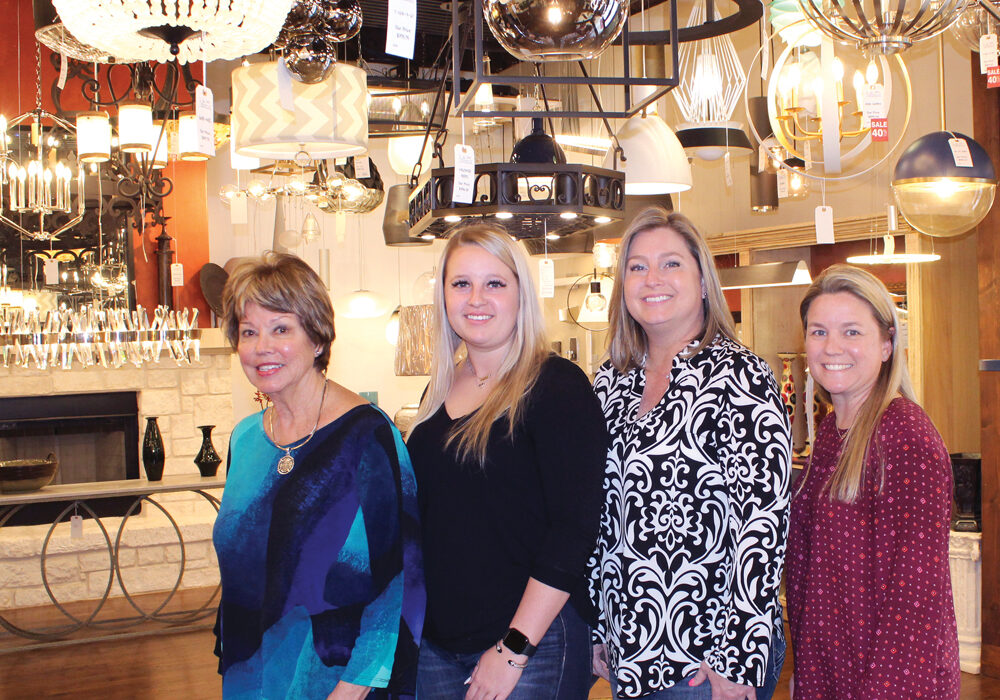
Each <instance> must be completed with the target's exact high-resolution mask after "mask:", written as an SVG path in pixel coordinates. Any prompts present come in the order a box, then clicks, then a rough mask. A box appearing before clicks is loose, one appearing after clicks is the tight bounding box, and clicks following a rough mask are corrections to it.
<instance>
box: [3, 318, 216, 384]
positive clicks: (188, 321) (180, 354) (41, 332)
mask: <svg viewBox="0 0 1000 700" xmlns="http://www.w3.org/2000/svg"><path fill="white" fill-rule="evenodd" d="M0 330H2V332H0V362H2V363H3V366H4V367H10V366H11V365H12V364H13V366H15V367H22V368H28V367H31V366H34V368H35V369H38V370H45V369H46V368H48V367H60V368H61V369H71V368H72V367H73V363H74V362H76V363H77V364H79V366H81V367H92V366H95V365H96V366H99V367H105V368H108V367H113V368H117V367H121V366H123V365H124V364H126V363H127V362H131V363H132V364H133V365H135V366H136V367H141V366H142V365H143V364H144V363H149V362H154V363H158V362H159V361H160V358H161V357H162V355H163V352H164V351H166V352H167V355H168V356H169V357H170V358H171V359H172V360H174V361H175V362H177V364H190V363H191V362H198V361H200V359H201V352H200V350H201V330H200V329H199V328H198V310H197V309H195V310H194V312H193V313H192V314H190V317H189V312H188V310H187V309H184V310H183V311H174V310H169V309H166V308H165V307H158V308H157V309H156V311H155V312H154V315H153V320H152V321H150V320H149V318H148V317H147V316H146V312H145V311H144V310H143V308H142V307H141V306H140V307H138V309H136V310H135V311H131V310H129V309H127V308H116V309H107V310H100V311H99V310H96V309H94V308H93V307H85V308H83V309H81V310H80V311H71V310H69V309H66V308H60V309H57V310H53V311H41V312H40V311H25V310H24V309H21V308H11V307H6V306H5V307H0Z"/></svg>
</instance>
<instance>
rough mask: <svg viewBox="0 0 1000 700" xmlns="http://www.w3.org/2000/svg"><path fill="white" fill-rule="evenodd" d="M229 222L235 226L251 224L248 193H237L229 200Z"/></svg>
mask: <svg viewBox="0 0 1000 700" xmlns="http://www.w3.org/2000/svg"><path fill="white" fill-rule="evenodd" d="M229 222H230V223H231V224H233V225H234V226H239V225H241V224H245V223H248V222H249V218H248V217H247V195H246V192H237V193H236V194H234V195H233V198H232V199H230V200H229Z"/></svg>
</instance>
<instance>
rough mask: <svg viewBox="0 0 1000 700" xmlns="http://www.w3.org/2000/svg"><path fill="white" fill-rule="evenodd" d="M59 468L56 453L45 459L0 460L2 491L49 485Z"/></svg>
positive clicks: (7, 491) (13, 491) (29, 489)
mask: <svg viewBox="0 0 1000 700" xmlns="http://www.w3.org/2000/svg"><path fill="white" fill-rule="evenodd" d="M58 468H59V460H57V459H56V456H55V455H54V454H50V455H49V456H48V457H46V458H45V459H8V460H4V461H0V493H18V492H22V491H37V490H38V489H40V488H42V487H43V486H48V484H49V482H51V481H52V477H54V476H55V475H56V470H57V469H58Z"/></svg>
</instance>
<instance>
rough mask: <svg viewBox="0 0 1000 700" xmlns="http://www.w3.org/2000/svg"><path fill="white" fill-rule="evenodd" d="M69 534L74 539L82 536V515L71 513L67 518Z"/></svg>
mask: <svg viewBox="0 0 1000 700" xmlns="http://www.w3.org/2000/svg"><path fill="white" fill-rule="evenodd" d="M69 536H70V537H71V538H73V539H74V540H78V539H80V538H81V537H83V517H81V516H79V515H71V516H70V518H69Z"/></svg>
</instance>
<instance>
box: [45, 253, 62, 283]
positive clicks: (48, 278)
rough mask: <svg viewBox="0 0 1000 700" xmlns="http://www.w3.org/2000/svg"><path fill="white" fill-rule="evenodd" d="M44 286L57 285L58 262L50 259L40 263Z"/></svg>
mask: <svg viewBox="0 0 1000 700" xmlns="http://www.w3.org/2000/svg"><path fill="white" fill-rule="evenodd" d="M42 271H43V274H44V275H45V284H59V261H58V260H52V259H51V258H50V259H48V260H46V261H45V262H43V263H42Z"/></svg>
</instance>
